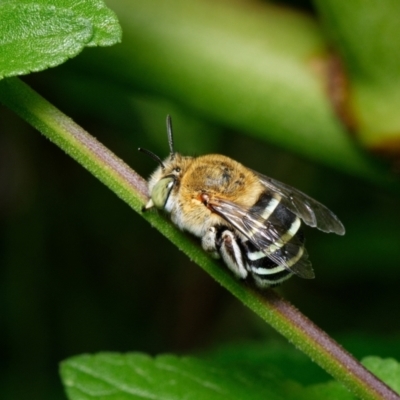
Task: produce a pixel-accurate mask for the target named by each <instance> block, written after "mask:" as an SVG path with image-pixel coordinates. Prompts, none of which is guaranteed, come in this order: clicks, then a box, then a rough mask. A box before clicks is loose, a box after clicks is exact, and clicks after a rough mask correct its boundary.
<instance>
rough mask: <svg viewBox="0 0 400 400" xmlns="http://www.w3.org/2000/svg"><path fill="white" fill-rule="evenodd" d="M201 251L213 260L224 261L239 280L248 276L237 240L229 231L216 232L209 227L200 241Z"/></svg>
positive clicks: (213, 228)
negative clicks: (207, 253) (205, 252)
mask: <svg viewBox="0 0 400 400" xmlns="http://www.w3.org/2000/svg"><path fill="white" fill-rule="evenodd" d="M201 244H202V246H203V249H204V250H205V251H207V252H209V253H211V255H212V256H213V257H214V258H220V257H222V259H223V260H224V262H225V264H226V265H227V267H228V268H229V269H230V270H231V271H232V272H233V273H234V274H235V276H236V277H237V278H239V279H244V278H246V277H247V275H248V271H247V270H246V267H245V263H244V260H243V254H242V249H241V248H240V246H239V244H238V238H237V237H236V236H235V234H234V233H233V232H232V231H231V230H229V229H225V230H217V229H216V228H215V227H211V228H210V229H209V230H208V231H207V233H206V234H205V235H204V236H203V238H202V240H201Z"/></svg>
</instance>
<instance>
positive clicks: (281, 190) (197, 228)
mask: <svg viewBox="0 0 400 400" xmlns="http://www.w3.org/2000/svg"><path fill="white" fill-rule="evenodd" d="M167 133H168V142H169V148H170V154H169V156H168V157H167V158H166V159H165V160H161V159H160V158H159V157H158V156H157V155H155V154H154V153H152V152H150V151H149V150H145V149H141V148H139V150H140V151H142V152H144V153H146V154H148V155H149V156H151V157H152V158H153V159H154V160H156V161H157V162H158V164H159V166H158V168H157V169H156V170H155V171H154V172H153V174H152V175H151V176H150V178H149V180H148V189H149V193H150V200H149V201H148V203H147V204H146V205H145V206H144V207H143V211H146V210H149V209H151V208H153V207H155V208H157V209H161V210H164V211H165V212H166V213H168V214H169V215H170V217H171V220H172V222H173V223H174V224H175V225H176V226H177V227H178V228H180V229H181V230H183V231H187V232H189V233H191V234H193V235H194V236H196V237H198V238H200V240H201V245H202V247H203V249H204V250H205V251H206V252H208V253H209V254H211V256H212V257H214V258H221V259H222V260H223V261H224V263H225V264H226V266H227V267H228V268H229V269H230V270H231V272H232V273H233V274H234V276H236V277H237V278H239V279H252V280H253V282H254V283H255V285H256V286H257V287H259V288H267V287H272V286H276V285H278V284H280V283H282V282H283V281H285V280H286V279H288V278H290V277H291V276H292V275H297V276H299V277H301V278H305V279H312V278H314V271H313V269H312V267H311V262H310V261H309V259H308V254H307V251H306V249H305V247H304V242H305V239H304V234H303V230H302V222H304V223H305V224H306V225H309V226H311V227H314V228H318V229H320V230H321V231H323V232H334V233H336V234H338V235H344V233H345V229H344V226H343V224H342V223H341V222H340V221H339V219H338V218H337V217H336V215H335V214H333V213H332V212H331V211H330V210H329V209H328V208H326V207H325V206H324V205H322V204H321V203H319V202H318V201H316V200H314V199H312V198H311V197H309V196H307V195H306V194H304V193H302V192H300V191H299V190H297V189H294V188H292V187H290V186H289V185H286V184H284V183H282V182H279V181H277V180H275V179H272V178H269V177H267V176H265V175H262V174H260V173H258V172H255V171H253V170H251V169H249V168H247V167H245V166H243V165H242V164H240V163H239V162H237V161H235V160H233V159H231V158H229V157H226V156H223V155H219V154H208V155H203V156H199V157H189V156H182V155H180V154H179V153H176V152H175V150H174V142H173V134H172V122H171V118H170V116H169V115H168V116H167Z"/></svg>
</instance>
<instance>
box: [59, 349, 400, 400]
mask: <svg viewBox="0 0 400 400" xmlns="http://www.w3.org/2000/svg"><path fill="white" fill-rule="evenodd" d="M240 354H241V355H243V353H240ZM238 355H239V354H238ZM249 356H250V358H251V357H252V355H249ZM270 361H271V360H269V359H268V357H266V358H264V361H263V362H262V363H260V362H256V363H254V364H252V363H251V362H247V363H243V362H231V363H229V362H226V361H225V362H224V361H221V360H220V359H219V360H218V359H217V361H216V360H211V359H208V360H207V361H206V360H202V359H199V358H194V357H178V356H174V355H161V356H158V357H154V358H153V357H150V356H148V355H146V354H142V353H130V354H117V353H99V354H95V355H82V356H77V357H73V358H70V359H69V360H66V361H64V362H63V363H62V364H61V376H62V380H63V382H64V385H65V387H66V390H67V394H68V398H69V399H71V400H87V399H102V400H114V399H118V400H133V399H196V400H201V399H207V400H208V399H209V400H214V399H215V400H217V399H218V400H219V399H252V400H256V399H269V400H274V399H286V400H289V399H296V400H302V399H304V400H306V399H315V400H318V399H321V400H330V399H332V400H338V399H342V400H356V397H355V396H354V395H353V394H351V393H350V392H349V391H348V390H347V389H345V387H344V386H342V385H341V384H340V383H339V382H337V381H332V380H330V381H327V382H325V383H319V384H314V385H310V386H307V387H303V386H302V385H300V384H298V383H296V382H294V381H290V380H288V379H285V378H284V377H283V374H282V372H281V371H280V370H279V369H278V368H276V367H275V368H274V367H273V366H271V362H270ZM364 364H365V365H366V366H368V368H370V369H371V370H372V371H374V372H375V373H376V374H377V375H379V376H380V377H381V379H382V380H384V381H385V382H386V383H387V384H389V385H390V386H391V387H392V388H393V389H394V390H397V391H399V389H400V366H399V363H398V362H397V361H396V360H394V359H386V360H383V359H381V358H378V357H368V358H366V359H365V360H364Z"/></svg>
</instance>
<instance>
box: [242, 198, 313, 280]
mask: <svg viewBox="0 0 400 400" xmlns="http://www.w3.org/2000/svg"><path fill="white" fill-rule="evenodd" d="M251 212H252V213H253V215H254V214H256V215H259V216H260V223H262V224H263V225H264V230H265V232H264V233H263V235H261V234H258V236H256V235H254V236H253V237H254V238H255V240H254V242H255V243H257V240H256V238H257V237H260V238H261V236H262V238H263V239H264V240H263V241H262V245H260V246H256V245H255V244H253V242H250V241H246V242H244V243H243V245H244V248H245V255H246V265H247V269H248V271H249V272H250V273H251V274H252V276H253V278H254V280H255V282H256V284H257V286H260V287H268V286H275V285H278V284H280V283H281V282H283V281H285V280H286V279H288V278H290V277H291V276H292V275H293V272H292V268H294V267H295V266H296V264H298V263H300V262H302V260H303V258H305V257H307V253H306V251H305V248H304V236H303V233H302V230H301V220H300V219H299V218H298V217H297V216H296V215H295V214H293V213H292V212H291V211H290V210H288V209H287V208H286V207H285V206H284V205H282V204H281V203H280V196H278V195H275V196H271V195H268V194H267V193H264V194H263V195H261V197H260V199H259V200H258V201H257V203H256V204H255V205H254V206H253V207H252V209H251ZM265 238H267V239H265ZM260 242H261V239H260Z"/></svg>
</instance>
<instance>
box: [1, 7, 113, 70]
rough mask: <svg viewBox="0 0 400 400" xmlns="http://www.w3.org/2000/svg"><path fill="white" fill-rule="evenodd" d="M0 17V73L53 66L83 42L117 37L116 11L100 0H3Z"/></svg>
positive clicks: (96, 42) (93, 43) (102, 42)
mask: <svg viewBox="0 0 400 400" xmlns="http://www.w3.org/2000/svg"><path fill="white" fill-rule="evenodd" d="M0 17H1V23H0V38H1V39H0V52H1V55H2V57H1V59H0V78H4V77H7V76H15V75H20V74H27V73H30V72H33V71H40V70H43V69H46V68H48V67H54V66H56V65H59V64H61V63H63V62H64V61H66V60H67V59H69V58H72V57H74V56H76V55H77V54H78V53H80V52H81V51H82V50H83V48H84V47H85V46H109V45H112V44H114V43H116V42H118V41H120V38H121V29H120V27H119V25H118V21H117V18H116V16H115V14H114V13H113V12H112V11H111V10H109V9H108V8H106V7H105V5H104V3H103V2H102V1H100V0H90V1H84V2H77V1H73V0H57V1H51V0H36V1H28V0H25V1H20V0H18V1H6V2H3V3H2V4H1V5H0Z"/></svg>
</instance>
